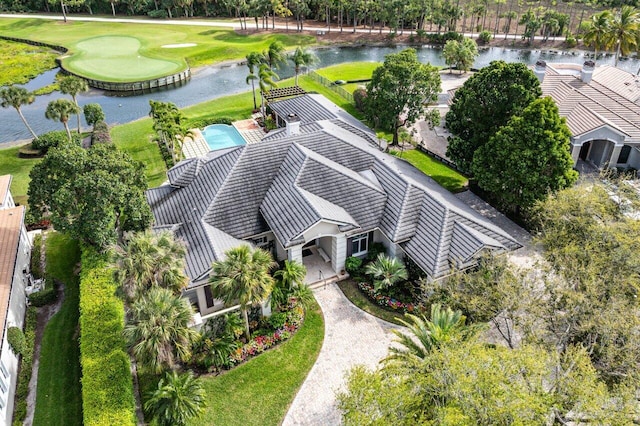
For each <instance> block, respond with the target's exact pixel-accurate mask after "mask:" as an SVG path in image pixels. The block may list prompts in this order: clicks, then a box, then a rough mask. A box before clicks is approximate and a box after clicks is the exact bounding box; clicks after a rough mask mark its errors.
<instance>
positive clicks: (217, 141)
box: [202, 124, 247, 151]
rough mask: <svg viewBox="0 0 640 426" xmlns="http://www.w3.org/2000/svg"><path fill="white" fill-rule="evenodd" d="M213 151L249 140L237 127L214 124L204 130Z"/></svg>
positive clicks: (203, 134)
mask: <svg viewBox="0 0 640 426" xmlns="http://www.w3.org/2000/svg"><path fill="white" fill-rule="evenodd" d="M202 136H204V139H205V140H206V141H207V145H209V148H210V149H211V151H215V150H216V149H223V148H231V147H234V146H241V145H245V144H246V143H247V142H246V141H245V140H244V138H243V137H242V135H241V134H240V133H239V132H238V131H237V130H236V128H235V127H233V126H229V125H228V124H212V125H210V126H207V127H205V128H204V130H203V131H202Z"/></svg>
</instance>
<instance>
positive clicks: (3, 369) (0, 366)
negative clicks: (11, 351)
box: [0, 360, 9, 379]
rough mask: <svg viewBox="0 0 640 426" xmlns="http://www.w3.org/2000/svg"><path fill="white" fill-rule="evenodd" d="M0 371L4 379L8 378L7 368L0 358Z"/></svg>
mask: <svg viewBox="0 0 640 426" xmlns="http://www.w3.org/2000/svg"><path fill="white" fill-rule="evenodd" d="M0 373H2V377H4V378H5V379H8V378H9V370H7V367H6V366H5V365H4V361H2V360H0Z"/></svg>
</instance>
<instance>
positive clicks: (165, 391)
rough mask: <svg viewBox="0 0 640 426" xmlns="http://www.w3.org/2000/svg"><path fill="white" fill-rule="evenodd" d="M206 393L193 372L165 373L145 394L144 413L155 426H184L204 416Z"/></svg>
mask: <svg viewBox="0 0 640 426" xmlns="http://www.w3.org/2000/svg"><path fill="white" fill-rule="evenodd" d="M206 402H207V401H206V392H205V390H204V387H203V386H202V382H201V381H200V379H197V378H196V377H195V376H194V375H193V372H191V371H189V372H187V373H183V374H178V373H177V372H175V371H171V372H167V373H166V375H165V376H164V378H162V379H160V381H159V382H158V386H157V387H156V389H154V390H153V391H151V392H149V393H148V398H147V401H146V402H145V403H144V409H145V411H146V412H147V413H148V414H149V415H150V416H151V418H153V419H154V420H155V421H156V422H157V424H158V425H159V426H184V425H186V424H187V422H188V421H189V420H191V419H194V418H196V417H198V416H199V415H201V414H202V413H203V412H204V407H205V405H206Z"/></svg>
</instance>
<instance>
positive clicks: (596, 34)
mask: <svg viewBox="0 0 640 426" xmlns="http://www.w3.org/2000/svg"><path fill="white" fill-rule="evenodd" d="M612 20H613V15H612V14H611V12H610V11H608V10H603V11H602V12H600V13H596V14H595V15H593V16H592V17H591V20H590V21H589V28H588V29H587V31H586V32H585V33H584V36H583V40H584V43H585V44H586V45H587V46H593V50H594V58H593V60H594V62H595V61H597V59H598V50H603V49H605V48H606V47H607V43H608V38H609V34H610V31H611V30H610V26H611V21H612Z"/></svg>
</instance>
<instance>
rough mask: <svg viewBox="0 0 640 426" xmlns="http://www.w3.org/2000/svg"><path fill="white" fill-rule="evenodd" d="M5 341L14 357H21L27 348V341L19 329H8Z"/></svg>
mask: <svg viewBox="0 0 640 426" xmlns="http://www.w3.org/2000/svg"><path fill="white" fill-rule="evenodd" d="M7 341H8V342H9V346H10V347H11V350H12V351H13V353H14V354H16V355H22V354H23V353H24V350H25V348H26V347H27V341H26V339H25V337H24V333H23V332H22V330H21V329H20V328H19V327H9V329H8V330H7Z"/></svg>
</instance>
